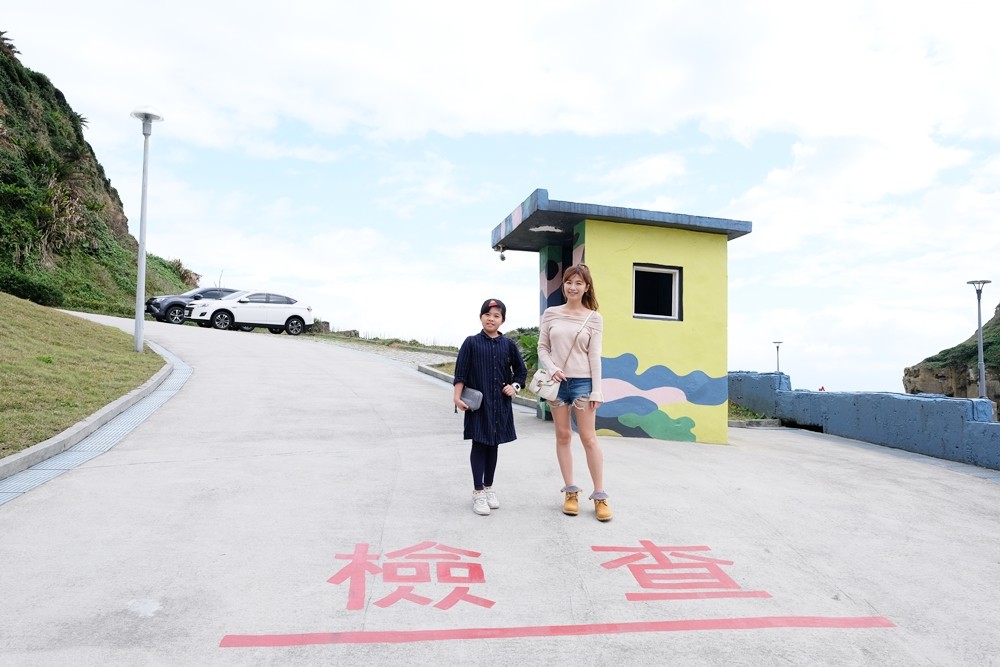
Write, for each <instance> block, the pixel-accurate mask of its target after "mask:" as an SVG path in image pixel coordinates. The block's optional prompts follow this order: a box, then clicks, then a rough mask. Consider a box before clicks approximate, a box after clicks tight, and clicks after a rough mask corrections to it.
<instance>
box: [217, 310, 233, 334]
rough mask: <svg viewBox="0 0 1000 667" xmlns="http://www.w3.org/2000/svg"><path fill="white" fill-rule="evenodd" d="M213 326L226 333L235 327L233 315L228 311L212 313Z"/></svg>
mask: <svg viewBox="0 0 1000 667" xmlns="http://www.w3.org/2000/svg"><path fill="white" fill-rule="evenodd" d="M212 326H213V327H215V328H216V329H219V330H221V331H225V330H226V329H228V328H229V327H231V326H233V315H232V313H230V312H229V311H228V310H217V311H216V312H214V313H212Z"/></svg>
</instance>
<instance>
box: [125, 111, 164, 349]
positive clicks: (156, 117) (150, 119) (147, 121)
mask: <svg viewBox="0 0 1000 667" xmlns="http://www.w3.org/2000/svg"><path fill="white" fill-rule="evenodd" d="M132 117H133V118H138V119H139V120H141V121H142V137H143V138H142V204H141V207H140V209H139V211H140V212H139V270H138V275H137V276H136V281H135V351H136V352H140V353H141V352H142V351H143V341H142V323H143V321H145V318H146V308H145V306H146V185H147V182H148V178H149V135H150V134H152V133H153V123H155V122H158V121H161V120H163V116H161V115H160V114H158V113H156V112H155V111H153V110H152V109H150V108H149V107H142V108H139V109H136V110H135V111H133V112H132Z"/></svg>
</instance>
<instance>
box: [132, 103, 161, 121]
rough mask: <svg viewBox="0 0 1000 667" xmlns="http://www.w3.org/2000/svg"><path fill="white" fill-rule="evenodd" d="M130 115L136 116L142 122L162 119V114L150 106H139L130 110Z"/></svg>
mask: <svg viewBox="0 0 1000 667" xmlns="http://www.w3.org/2000/svg"><path fill="white" fill-rule="evenodd" d="M131 116H132V118H138V119H139V120H141V121H142V122H143V123H158V122H159V121H161V120H163V116H161V115H160V113H159V112H158V111H157V110H156V109H154V108H153V107H150V106H145V107H139V108H138V109H136V110H135V111H133V112H132V114H131Z"/></svg>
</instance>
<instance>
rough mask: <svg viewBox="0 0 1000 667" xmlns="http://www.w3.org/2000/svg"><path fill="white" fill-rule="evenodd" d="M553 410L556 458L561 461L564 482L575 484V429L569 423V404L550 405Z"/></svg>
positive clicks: (568, 484)
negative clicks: (573, 445) (573, 446)
mask: <svg viewBox="0 0 1000 667" xmlns="http://www.w3.org/2000/svg"><path fill="white" fill-rule="evenodd" d="M549 409H550V410H551V411H552V421H553V422H554V423H555V425H556V459H557V460H558V461H559V472H561V473H562V477H563V484H564V485H566V486H573V450H572V444H573V429H572V428H571V427H570V423H569V411H570V407H569V406H568V405H561V406H559V407H553V406H552V405H550V406H549Z"/></svg>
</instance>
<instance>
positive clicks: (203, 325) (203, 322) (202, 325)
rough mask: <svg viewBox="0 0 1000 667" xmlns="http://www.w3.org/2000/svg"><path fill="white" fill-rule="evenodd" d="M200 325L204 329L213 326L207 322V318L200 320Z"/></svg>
mask: <svg viewBox="0 0 1000 667" xmlns="http://www.w3.org/2000/svg"><path fill="white" fill-rule="evenodd" d="M198 326H200V327H201V328H202V329H207V328H209V327H210V326H212V323H211V322H206V321H205V320H198Z"/></svg>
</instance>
